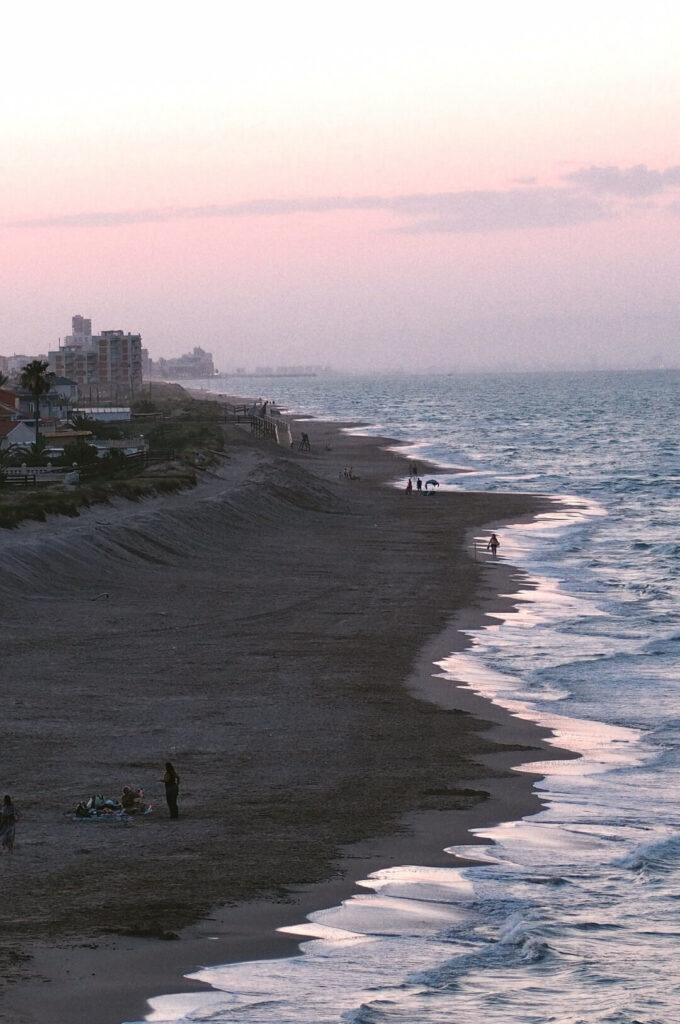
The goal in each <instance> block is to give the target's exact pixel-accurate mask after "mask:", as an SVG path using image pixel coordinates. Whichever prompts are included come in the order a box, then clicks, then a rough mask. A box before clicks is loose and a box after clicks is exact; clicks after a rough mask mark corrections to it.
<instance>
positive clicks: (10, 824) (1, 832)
mask: <svg viewBox="0 0 680 1024" xmlns="http://www.w3.org/2000/svg"><path fill="white" fill-rule="evenodd" d="M16 823H17V812H16V809H15V807H14V804H13V803H12V798H11V796H8V795H7V794H5V798H4V800H3V801H2V807H0V843H1V844H2V849H3V852H4V853H11V852H12V850H13V849H14V831H15V826H16Z"/></svg>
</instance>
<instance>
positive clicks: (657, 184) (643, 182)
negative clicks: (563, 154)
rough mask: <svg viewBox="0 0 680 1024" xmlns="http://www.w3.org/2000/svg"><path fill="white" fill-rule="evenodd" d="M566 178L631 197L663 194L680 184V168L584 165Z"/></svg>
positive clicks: (588, 187)
mask: <svg viewBox="0 0 680 1024" xmlns="http://www.w3.org/2000/svg"><path fill="white" fill-rule="evenodd" d="M563 180H564V181H568V182H571V183H572V184H574V185H577V186H579V187H580V188H582V189H585V191H587V192H594V193H596V194H600V195H601V194H604V193H609V194H610V195H616V196H625V197H626V198H628V199H634V198H640V197H642V196H652V195H659V194H660V193H662V192H665V191H666V190H667V189H669V188H677V187H678V186H680V167H678V166H675V167H668V168H666V170H665V171H655V170H652V169H650V168H648V167H646V166H645V165H644V164H636V165H635V166H634V167H596V166H595V165H593V166H591V167H582V168H580V170H578V171H572V173H571V174H565V175H564V179H563Z"/></svg>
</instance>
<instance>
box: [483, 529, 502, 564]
mask: <svg viewBox="0 0 680 1024" xmlns="http://www.w3.org/2000/svg"><path fill="white" fill-rule="evenodd" d="M500 546H501V542H500V541H499V539H498V537H497V536H496V534H495V533H492V534H491V536H490V537H489V543H488V544H487V545H486V550H487V551H490V552H491V554H492V555H493V557H494V558H495V557H496V552H497V551H498V549H499V547H500Z"/></svg>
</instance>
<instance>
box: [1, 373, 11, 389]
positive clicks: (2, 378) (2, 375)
mask: <svg viewBox="0 0 680 1024" xmlns="http://www.w3.org/2000/svg"><path fill="white" fill-rule="evenodd" d="M8 380H9V377H8V376H7V374H6V373H3V372H2V370H0V388H4V386H5V384H6V383H7V381H8Z"/></svg>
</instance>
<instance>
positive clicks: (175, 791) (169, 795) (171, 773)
mask: <svg viewBox="0 0 680 1024" xmlns="http://www.w3.org/2000/svg"><path fill="white" fill-rule="evenodd" d="M163 782H164V783H165V799H166V800H167V801H168V808H169V810H170V817H171V818H179V809H178V807H177V797H178V796H179V775H178V774H177V772H176V771H175V769H174V768H173V766H172V765H171V764H170V762H169V761H166V762H165V775H164V776H163Z"/></svg>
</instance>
